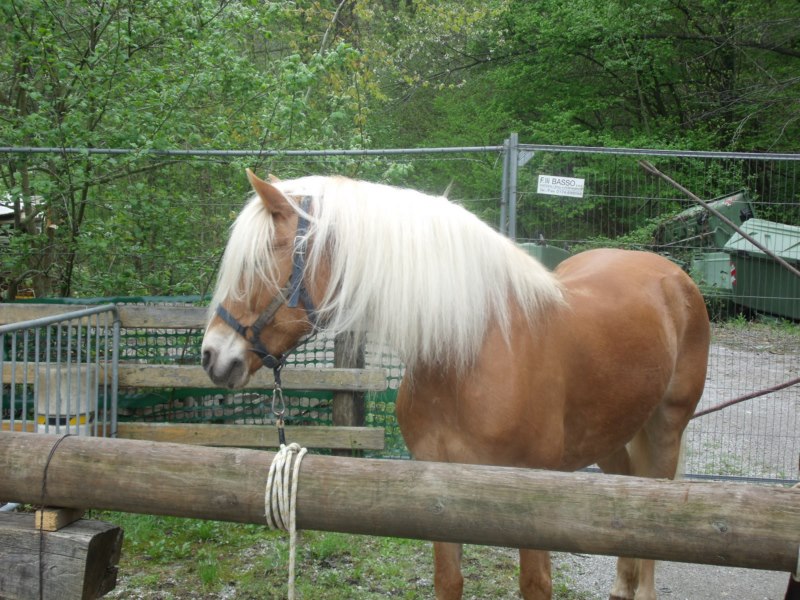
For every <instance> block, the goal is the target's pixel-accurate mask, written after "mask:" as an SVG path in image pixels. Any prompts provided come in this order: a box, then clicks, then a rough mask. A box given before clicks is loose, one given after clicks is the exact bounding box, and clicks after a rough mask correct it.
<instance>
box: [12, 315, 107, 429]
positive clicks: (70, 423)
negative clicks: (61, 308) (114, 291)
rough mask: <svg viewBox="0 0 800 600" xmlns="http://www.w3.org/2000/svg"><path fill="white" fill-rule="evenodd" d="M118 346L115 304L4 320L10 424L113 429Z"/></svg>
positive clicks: (25, 427)
mask: <svg viewBox="0 0 800 600" xmlns="http://www.w3.org/2000/svg"><path fill="white" fill-rule="evenodd" d="M118 345H119V321H118V319H117V311H116V308H115V307H114V306H113V305H104V306H97V307H93V308H88V309H83V310H78V311H72V312H68V313H64V314H61V315H57V316H52V317H47V318H41V319H35V320H31V321H23V322H20V323H10V324H5V325H2V326H0V370H1V371H2V374H3V386H2V389H0V415H2V425H3V429H10V430H12V431H14V430H16V431H28V432H40V433H56V434H71V435H94V436H97V435H100V436H108V435H112V434H113V432H114V431H115V430H116V421H117V413H116V411H117V364H118V363H117V347H118Z"/></svg>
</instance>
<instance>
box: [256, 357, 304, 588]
mask: <svg viewBox="0 0 800 600" xmlns="http://www.w3.org/2000/svg"><path fill="white" fill-rule="evenodd" d="M282 366H283V365H280V366H278V367H276V368H275V369H274V374H275V388H274V390H273V394H272V412H273V413H274V414H275V417H276V423H277V426H278V440H279V443H280V449H279V450H278V453H277V454H276V455H275V457H274V458H273V459H272V464H271V465H270V467H269V475H268V476H267V487H266V489H265V490H264V513H265V515H266V517H267V525H269V528H270V529H280V530H282V531H288V532H289V584H288V594H287V597H288V599H289V600H294V598H295V590H294V579H295V578H294V571H295V556H296V554H297V514H296V512H297V484H298V483H299V480H300V477H299V473H300V462H301V461H302V460H303V457H304V456H305V455H306V452H308V450H307V449H306V448H303V447H301V446H300V444H297V443H294V442H293V443H291V444H288V445H287V444H286V436H285V433H284V429H283V416H284V413H285V412H286V405H285V404H284V401H283V390H282V389H281V378H280V369H281V367H282Z"/></svg>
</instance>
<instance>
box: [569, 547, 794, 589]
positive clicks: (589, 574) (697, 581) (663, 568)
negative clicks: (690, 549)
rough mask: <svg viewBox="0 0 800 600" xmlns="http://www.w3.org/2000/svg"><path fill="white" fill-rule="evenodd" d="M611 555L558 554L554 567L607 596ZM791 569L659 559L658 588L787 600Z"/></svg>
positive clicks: (612, 565) (575, 586)
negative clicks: (784, 570)
mask: <svg viewBox="0 0 800 600" xmlns="http://www.w3.org/2000/svg"><path fill="white" fill-rule="evenodd" d="M615 565H616V559H615V558H614V557H611V556H590V555H585V554H561V553H559V554H554V555H553V567H554V568H561V569H563V570H564V571H565V572H566V573H569V576H570V578H571V580H572V582H571V584H570V587H571V588H572V589H573V590H575V591H579V592H583V593H584V594H586V595H588V596H589V597H590V598H592V599H597V600H606V599H607V598H608V592H609V590H611V586H612V584H613V583H614V573H615ZM788 581H789V575H788V574H787V573H780V572H776V571H754V570H752V569H734V568H731V567H715V566H709V565H692V564H686V563H674V562H659V563H658V564H657V566H656V592H657V593H658V597H659V599H661V600H727V599H730V600H783V597H784V594H785V592H786V585H787V583H788Z"/></svg>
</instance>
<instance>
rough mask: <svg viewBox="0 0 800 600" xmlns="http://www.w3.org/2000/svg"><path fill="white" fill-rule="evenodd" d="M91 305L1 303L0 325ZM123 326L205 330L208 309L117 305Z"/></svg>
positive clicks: (59, 313)
mask: <svg viewBox="0 0 800 600" xmlns="http://www.w3.org/2000/svg"><path fill="white" fill-rule="evenodd" d="M91 306H92V305H89V304H0V325H6V324H8V323H18V322H20V321H29V320H31V319H40V318H42V317H50V316H53V315H61V314H64V313H68V312H72V311H76V310H82V309H84V308H90V307H91ZM116 306H117V310H118V311H119V317H120V325H121V326H122V327H127V328H131V329H133V328H149V329H203V328H204V327H205V326H206V314H207V309H206V308H203V307H198V306H158V305H152V304H150V305H147V306H144V305H129V304H118V305H116Z"/></svg>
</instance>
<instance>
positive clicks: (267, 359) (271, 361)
mask: <svg viewBox="0 0 800 600" xmlns="http://www.w3.org/2000/svg"><path fill="white" fill-rule="evenodd" d="M310 205H311V198H309V197H308V196H306V197H304V198H303V199H302V200H301V202H300V208H301V210H302V211H303V212H304V213H306V214H307V213H308V209H309V207H310ZM307 231H308V219H307V218H306V217H305V216H303V215H302V214H301V215H299V216H298V219H297V233H296V234H295V245H294V254H293V255H292V274H291V276H290V277H289V282H288V283H287V284H286V285H285V286H283V287H282V288H281V289H280V290H278V294H277V295H276V296H275V297H274V298H273V299H272V302H270V303H269V305H268V306H267V308H265V309H264V312H262V313H261V314H260V315H259V316H258V318H257V319H256V320H255V322H253V324H252V325H249V326H244V325H242V324H241V323H240V322H239V321H238V320H237V319H236V317H234V316H233V315H232V314H231V313H230V312H228V310H227V309H226V308H225V307H224V306H222V304H218V305H217V308H216V312H217V315H219V317H220V319H222V320H223V321H225V322H226V323H227V324H228V325H230V326H231V328H232V329H233V330H234V331H235V332H236V333H238V334H239V335H240V336H242V337H243V338H244V339H245V340H247V341H248V342H250V345H251V346H252V348H251V349H250V351H251V352H254V353H256V354H257V355H258V356H259V358H261V363H262V364H263V365H264V366H265V367H267V368H268V369H272V370H273V371H276V372H277V371H279V370H280V369H281V367H283V363H284V362H285V361H286V354H288V353H289V352H291V350H294V348H297V346H298V345H299V344H297V345H295V346H294V347H292V348H290V349H289V350H288V351H287V352H286V353H284V354H279V355H277V356H275V355H274V354H272V353H271V352H270V351H269V350H267V347H266V346H265V345H264V343H263V342H262V341H261V332H262V330H263V329H264V327H266V326H267V325H269V324H270V323H272V320H273V319H274V318H275V313H277V312H278V309H279V308H280V307H281V306H283V304H284V303H285V304H286V306H288V307H289V308H297V305H298V303H299V302H300V301H302V302H303V306H304V307H305V309H306V316H307V317H308V320H309V321H311V325H312V326H316V323H317V315H316V311H315V309H314V304H313V303H312V302H311V296H310V295H309V293H308V290H307V289H306V286H305V285H304V284H303V271H304V270H305V263H306V241H305V240H304V239H303V236H305V234H306V232H307Z"/></svg>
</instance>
